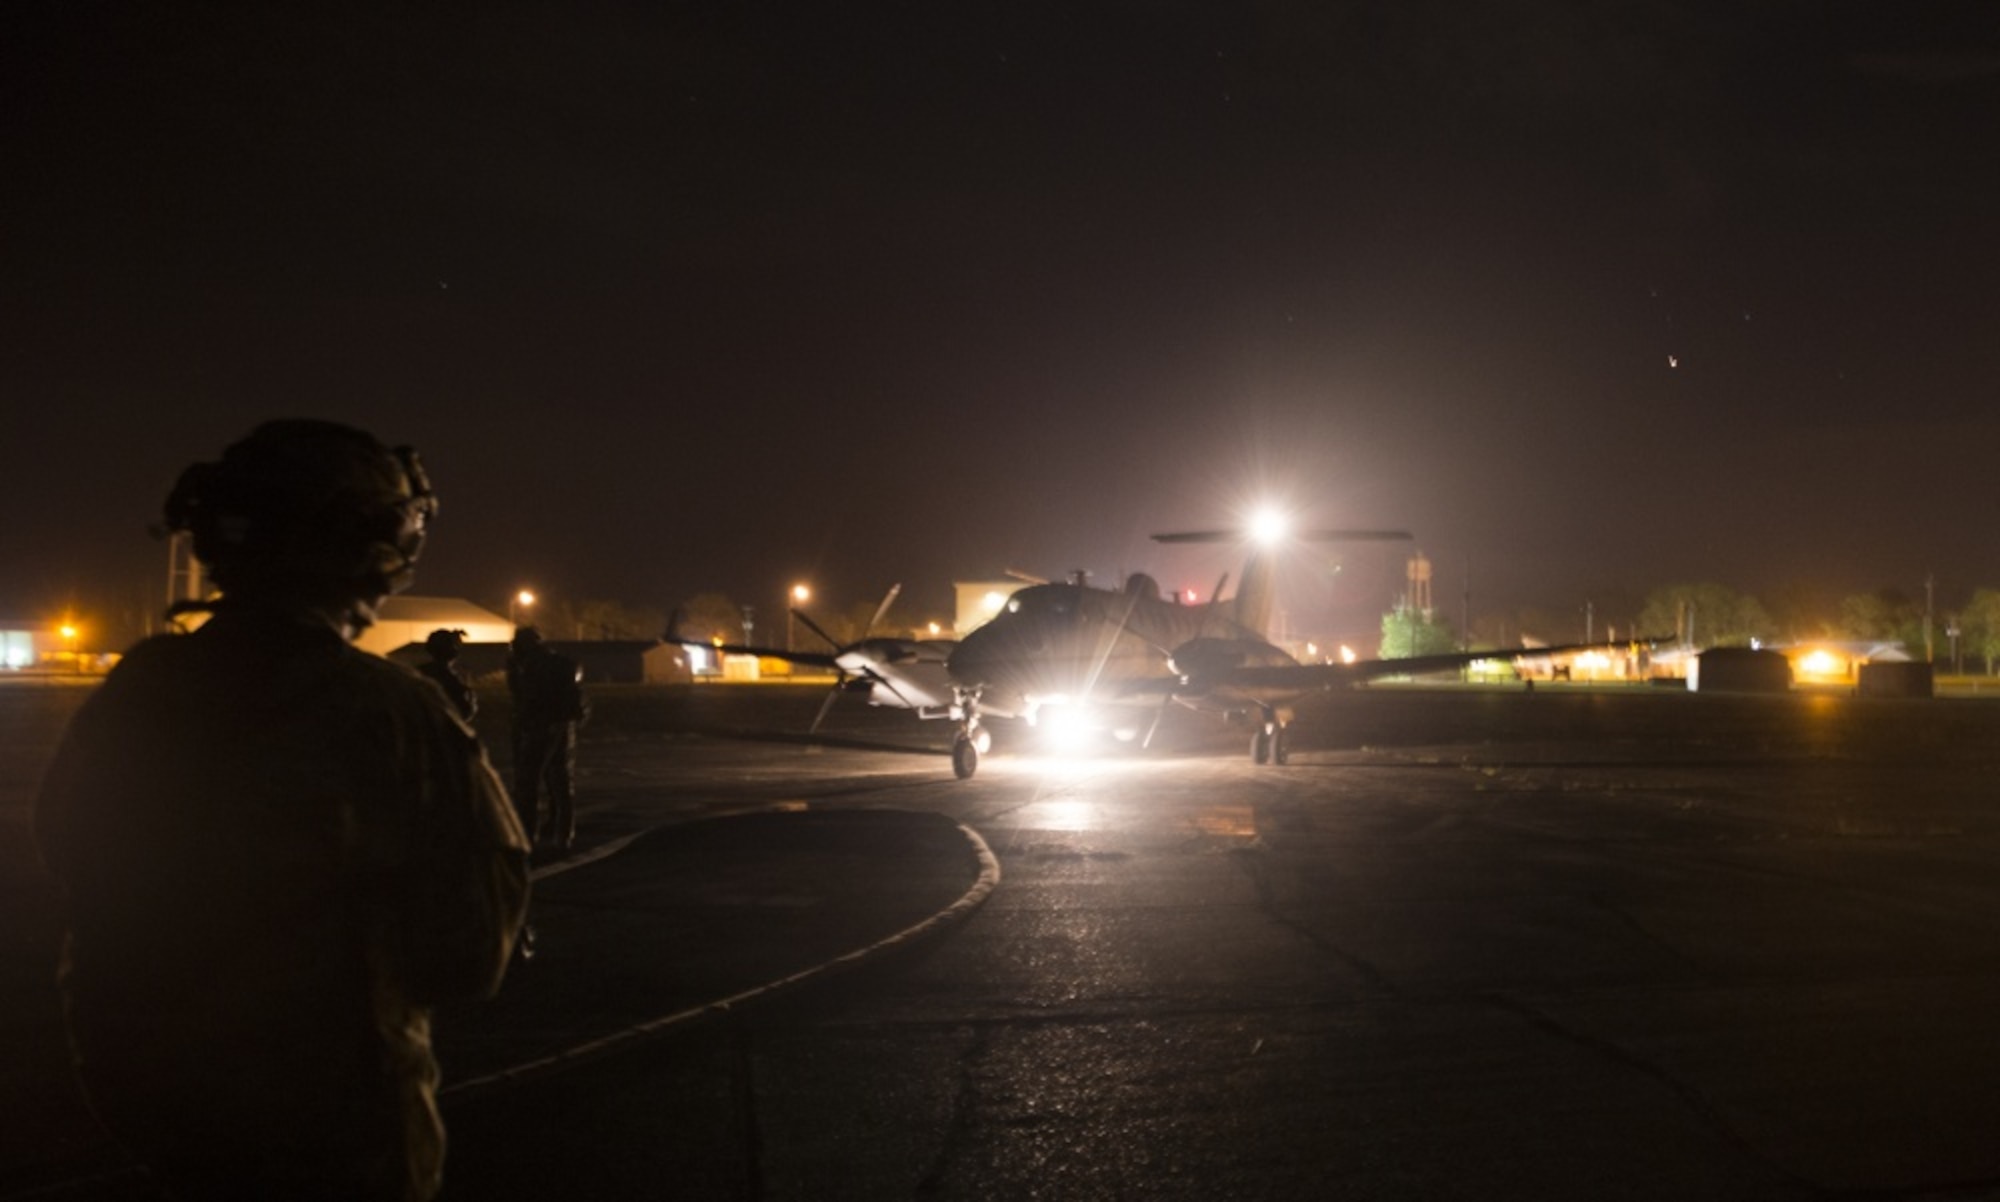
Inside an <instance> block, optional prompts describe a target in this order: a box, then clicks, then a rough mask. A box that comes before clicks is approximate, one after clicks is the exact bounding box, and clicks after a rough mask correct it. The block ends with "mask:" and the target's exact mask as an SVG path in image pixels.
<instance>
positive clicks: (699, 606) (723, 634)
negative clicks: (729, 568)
mask: <svg viewBox="0 0 2000 1202" xmlns="http://www.w3.org/2000/svg"><path fill="white" fill-rule="evenodd" d="M678 619H679V626H678V628H677V630H676V633H677V634H679V635H680V637H682V638H685V639H700V640H701V641H702V642H704V643H707V642H714V641H715V640H717V639H721V640H722V641H723V642H725V643H740V642H742V641H743V607H742V606H740V605H738V604H736V602H734V601H731V600H730V599H729V598H727V597H725V596H723V595H722V594H721V593H701V594H698V595H696V596H693V597H690V598H688V600H687V601H686V602H685V603H683V604H682V605H681V607H680V610H679V611H678Z"/></svg>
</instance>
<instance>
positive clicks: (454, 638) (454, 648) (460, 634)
mask: <svg viewBox="0 0 2000 1202" xmlns="http://www.w3.org/2000/svg"><path fill="white" fill-rule="evenodd" d="M464 647H465V632H464V631H463V630H433V631H431V632H430V634H429V635H428V636H426V637H425V639H424V650H426V651H428V652H430V653H431V656H432V658H434V659H441V660H446V661H450V660H454V659H457V658H458V653H459V651H461V650H462V649H463V648H464Z"/></svg>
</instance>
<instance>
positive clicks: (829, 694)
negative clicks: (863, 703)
mask: <svg viewBox="0 0 2000 1202" xmlns="http://www.w3.org/2000/svg"><path fill="white" fill-rule="evenodd" d="M838 696H840V684H839V683H838V682H835V684H834V686H833V687H832V688H830V689H828V690H827V691H826V700H824V701H822V702H820V703H819V712H818V713H817V714H814V715H813V720H812V725H811V726H808V727H806V733H807V734H809V735H816V734H818V733H819V724H820V723H822V722H824V721H826V715H827V711H828V710H831V709H832V708H833V699H834V698H836V697H838Z"/></svg>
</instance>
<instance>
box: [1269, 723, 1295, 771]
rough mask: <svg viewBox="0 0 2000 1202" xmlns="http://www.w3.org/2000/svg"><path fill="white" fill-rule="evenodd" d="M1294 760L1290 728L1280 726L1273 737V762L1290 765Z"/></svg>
mask: <svg viewBox="0 0 2000 1202" xmlns="http://www.w3.org/2000/svg"><path fill="white" fill-rule="evenodd" d="M1291 759H1292V735H1291V731H1290V729H1289V728H1287V727H1284V726H1280V727H1279V728H1278V730H1277V733H1276V734H1274V735H1272V736H1271V762H1272V763H1274V764H1288V763H1290V762H1291Z"/></svg>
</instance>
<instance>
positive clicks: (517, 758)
mask: <svg viewBox="0 0 2000 1202" xmlns="http://www.w3.org/2000/svg"><path fill="white" fill-rule="evenodd" d="M582 676H583V674H582V671H581V670H580V669H579V668H578V667H577V665H576V661H575V660H573V659H571V658H569V657H568V656H567V655H561V654H558V653H557V652H556V651H554V650H552V649H551V648H550V647H549V646H548V645H547V644H545V643H543V642H542V633H541V631H539V630H536V629H535V628H534V627H532V626H523V627H521V628H520V629H519V630H517V631H515V632H514V650H513V654H512V655H511V656H509V657H508V660H507V691H508V692H509V693H510V694H512V695H513V698H514V806H515V808H516V810H517V811H518V812H519V814H520V818H521V829H522V830H525V831H528V832H530V833H531V834H532V836H533V839H534V842H535V843H536V845H537V846H542V845H546V846H548V847H551V848H553V849H555V850H556V851H559V852H565V853H566V852H568V851H569V850H570V849H571V848H573V847H574V846H575V845H576V798H575V778H576V727H577V724H578V723H579V722H582V721H583V720H584V719H585V718H587V717H588V716H589V706H588V705H587V703H586V702H585V701H584V697H583V685H582V683H581V681H582ZM545 792H546V793H547V794H548V809H547V812H546V813H541V808H542V807H541V796H542V794H543V793H545ZM538 817H539V821H538V820H537V819H538Z"/></svg>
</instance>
